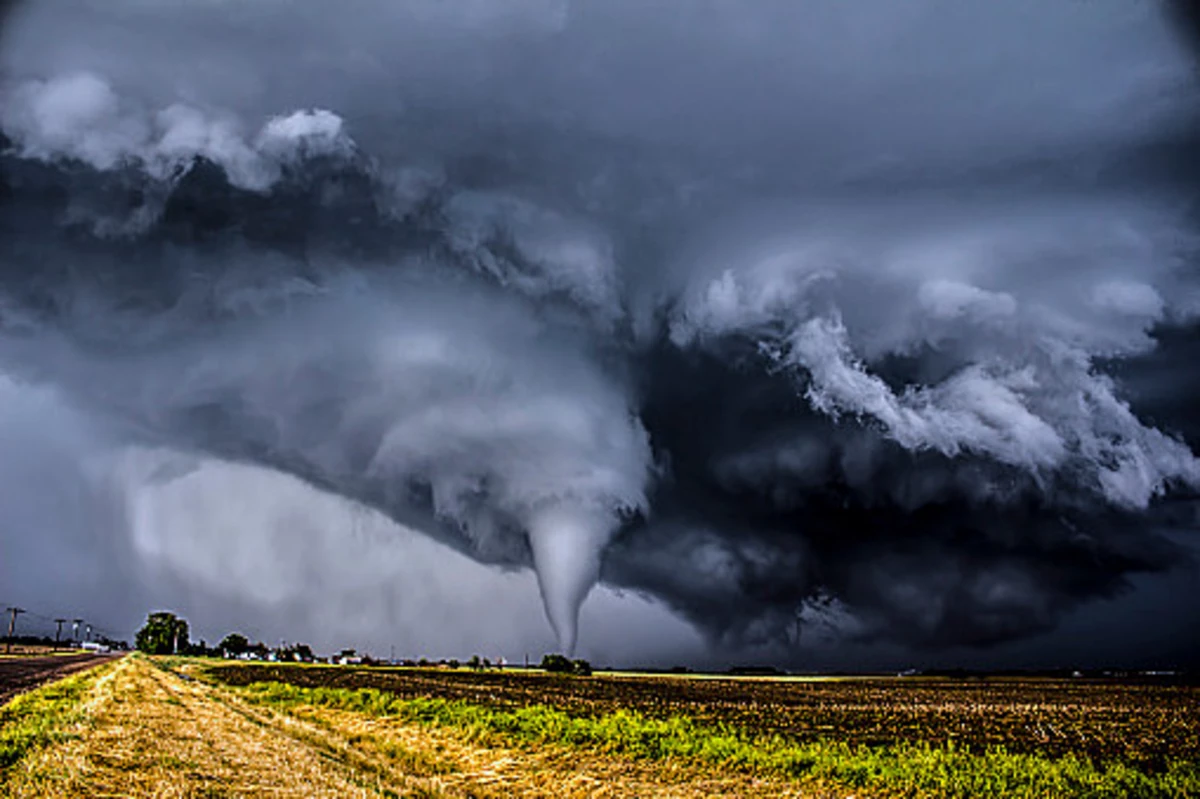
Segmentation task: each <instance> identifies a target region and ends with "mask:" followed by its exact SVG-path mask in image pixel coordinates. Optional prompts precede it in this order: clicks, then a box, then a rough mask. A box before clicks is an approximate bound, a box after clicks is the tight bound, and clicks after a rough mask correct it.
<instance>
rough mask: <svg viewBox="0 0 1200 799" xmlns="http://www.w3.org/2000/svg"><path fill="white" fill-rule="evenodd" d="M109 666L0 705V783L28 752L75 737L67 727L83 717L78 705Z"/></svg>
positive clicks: (58, 682) (69, 678) (44, 687)
mask: <svg viewBox="0 0 1200 799" xmlns="http://www.w3.org/2000/svg"><path fill="white" fill-rule="evenodd" d="M107 670H108V667H100V668H98V669H88V670H87V671H84V672H81V673H79V674H75V675H73V676H70V677H66V678H64V679H62V680H59V681H57V682H52V683H50V684H48V685H44V686H42V687H41V688H37V689H35V690H33V691H29V692H28V693H24V694H19V695H17V696H15V697H13V699H12V700H10V701H9V702H8V704H6V705H4V706H3V707H0V784H2V783H3V781H4V775H5V773H6V772H8V771H9V770H10V769H11V768H12V767H13V766H15V765H16V764H17V763H19V762H20V761H21V760H22V759H23V758H25V757H26V756H27V755H29V754H30V753H32V752H34V751H36V750H38V749H41V748H42V747H44V746H48V745H50V744H52V743H56V742H58V741H62V740H65V739H68V738H72V737H75V735H74V734H73V733H72V732H70V728H71V727H72V726H73V725H74V724H76V723H77V722H78V721H80V720H81V719H82V718H83V713H82V711H81V709H80V705H81V704H82V702H83V699H84V697H85V696H87V694H88V692H89V691H90V690H91V688H92V686H93V685H95V683H96V681H97V680H98V679H99V678H100V676H101V674H102V673H103V672H105V671H107Z"/></svg>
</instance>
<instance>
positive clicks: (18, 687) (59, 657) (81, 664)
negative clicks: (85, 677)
mask: <svg viewBox="0 0 1200 799" xmlns="http://www.w3.org/2000/svg"><path fill="white" fill-rule="evenodd" d="M13 649H14V650H15V649H16V647H13ZM102 660H104V658H103V657H102V656H100V655H88V654H83V653H80V652H78V651H76V652H75V653H74V654H71V655H68V654H61V653H55V654H49V653H44V654H39V656H36V657H18V656H16V655H15V654H14V655H12V656H9V657H4V658H0V703H3V702H4V701H5V700H6V699H8V698H9V697H11V696H13V695H15V694H18V693H21V692H22V691H28V690H29V689H31V688H35V687H36V686H38V685H41V684H42V683H44V682H49V681H50V680H56V679H59V678H62V677H65V676H67V675H68V674H71V673H72V672H76V671H80V670H81V669H86V668H89V667H91V666H95V665H96V664H97V663H99V662H101V661H102Z"/></svg>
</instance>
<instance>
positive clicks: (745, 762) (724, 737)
mask: <svg viewBox="0 0 1200 799" xmlns="http://www.w3.org/2000/svg"><path fill="white" fill-rule="evenodd" d="M1198 730H1200V688H1197V687H1193V686H1187V685H1171V684H1153V683H1147V682H1143V683H1136V682H1133V683H1121V682H1115V681H1113V682H1103V681H1086V680H1012V679H989V680H932V679H907V678H906V679H840V680H811V681H809V680H805V681H785V680H770V679H761V680H760V679H697V678H691V677H675V676H662V677H658V676H654V677H650V676H640V677H635V676H607V675H606V676H599V675H598V676H594V677H560V676H551V675H545V674H540V673H535V672H511V671H509V672H483V673H475V672H469V671H466V670H460V671H449V670H438V669H379V668H355V667H325V666H299V665H286V666H283V665H274V664H241V663H238V664H232V663H224V662H221V661H204V660H188V659H152V658H147V657H144V656H141V655H134V656H131V657H126V658H122V659H120V660H118V661H112V662H108V663H106V664H104V665H101V666H100V667H98V668H96V669H92V670H88V671H84V672H81V673H79V674H76V675H73V676H71V677H68V678H67V679H66V680H64V681H62V682H59V683H55V684H52V685H47V686H43V687H42V688H39V689H37V690H34V691H32V692H30V693H27V694H23V695H21V696H19V697H17V698H16V699H15V700H13V701H12V702H10V703H9V704H8V705H6V706H4V708H3V709H2V710H0V753H2V754H0V794H2V795H5V796H28V797H67V796H197V797H199V796H206V797H212V796H259V795H270V796H297V797H299V796H315V797H326V796H328V797H334V796H338V797H342V796H364V797H366V796H448V797H466V796H472V797H508V796H553V797H556V799H570V798H571V797H592V796H609V797H622V796H664V797H667V796H670V797H681V798H682V797H707V796H761V797H776V796H792V797H834V796H837V797H849V796H854V797H859V798H860V799H865V797H895V796H912V797H920V796H929V797H974V796H1025V797H1042V796H1063V797H1066V796H1094V797H1124V796H1137V797H1157V796H1162V797H1189V796H1200V735H1198Z"/></svg>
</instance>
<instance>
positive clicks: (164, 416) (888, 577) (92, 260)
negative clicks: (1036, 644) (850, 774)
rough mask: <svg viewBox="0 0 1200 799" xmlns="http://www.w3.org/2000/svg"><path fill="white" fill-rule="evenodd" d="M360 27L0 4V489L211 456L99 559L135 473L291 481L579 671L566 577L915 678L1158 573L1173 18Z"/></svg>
mask: <svg viewBox="0 0 1200 799" xmlns="http://www.w3.org/2000/svg"><path fill="white" fill-rule="evenodd" d="M350 5H351V6H353V8H352V9H344V8H342V9H338V10H337V11H336V12H335V10H334V9H333V8H332V6H327V5H325V4H320V3H308V2H299V0H292V1H289V0H261V2H255V3H233V2H197V1H195V0H171V1H170V2H162V0H159V2H153V3H151V2H142V1H141V0H104V1H103V2H101V1H100V0H95V2H89V1H88V0H61V2H29V3H26V4H24V5H21V6H18V7H17V8H16V9H15V10H14V12H13V13H12V14H10V16H9V18H8V20H7V22H6V24H5V28H4V30H3V38H2V39H0V135H2V137H3V138H2V139H0V144H2V148H0V151H2V155H0V169H2V172H0V180H2V184H0V274H2V275H3V282H2V284H0V380H2V381H3V382H0V390H2V391H3V392H4V393H5V394H6V395H11V397H10V400H6V401H5V403H4V405H3V410H2V411H0V413H3V414H4V418H3V419H2V420H0V434H4V435H7V433H5V431H7V430H9V429H11V430H13V431H14V435H15V433H16V432H19V433H20V439H19V444H14V445H12V446H6V448H5V454H4V455H3V456H0V457H3V458H4V459H5V460H4V462H3V468H4V469H5V473H7V472H8V471H9V470H18V469H24V467H25V465H26V464H28V463H33V464H35V465H36V463H38V462H39V461H38V460H37V459H33V460H30V458H29V455H28V453H31V452H36V453H54V452H60V451H61V450H62V447H64V446H68V444H69V446H70V447H71V448H74V449H75V450H78V451H79V453H80V454H79V455H78V457H77V458H67V460H72V461H76V462H82V459H84V458H85V455H86V457H87V458H91V459H92V460H90V461H88V462H89V463H90V462H94V461H95V459H97V458H99V459H101V460H103V459H110V460H108V461H104V462H109V463H111V462H115V461H112V460H111V459H114V458H115V459H117V460H118V461H119V460H120V459H121V458H124V457H128V453H130V452H139V453H142V455H139V456H137V457H147V458H150V459H151V460H152V461H155V462H156V463H157V460H155V459H160V460H161V461H162V463H165V464H178V463H185V464H186V463H193V462H194V464H199V465H193V466H188V467H177V466H171V467H169V468H168V467H166V466H163V467H162V468H143V469H140V470H134V472H128V471H126V472H121V474H122V475H123V476H124V478H127V479H126V480H125V483H123V486H124V487H123V488H122V487H118V488H116V489H113V488H112V487H111V486H110V487H109V489H106V490H110V491H115V492H116V499H105V500H104V501H105V502H106V503H108V504H107V505H105V507H110V506H112V507H116V508H124V509H125V510H124V511H122V512H124V513H127V514H129V513H132V515H131V516H127V517H126V521H124V522H122V521H121V519H122V516H121V512H116V511H114V512H113V513H112V514H111V517H112V519H111V522H110V523H109V524H107V525H106V526H105V530H106V531H105V532H104V533H103V534H104V535H106V536H110V537H112V538H113V539H114V540H116V541H118V542H120V541H123V540H126V541H127V540H128V539H129V536H130V533H129V530H134V531H135V533H134V534H133V535H134V540H135V541H136V530H137V529H138V527H137V514H136V513H134V512H132V511H130V508H134V509H136V507H137V503H136V502H135V501H133V500H132V499H131V496H132V495H131V494H129V492H130V491H134V493H135V494H136V491H137V490H140V489H134V488H130V486H136V485H141V486H145V485H168V484H170V483H172V481H179V480H189V479H191V478H189V476H188V475H191V474H193V473H194V471H195V469H206V468H212V464H225V465H226V467H227V468H231V469H235V468H236V469H241V468H253V469H259V470H262V469H266V470H269V471H272V472H278V473H282V474H283V475H287V476H289V479H290V478H299V480H300V481H302V483H301V484H302V485H306V486H308V487H309V488H308V489H304V490H315V491H319V492H322V493H323V494H330V495H334V496H336V497H341V498H344V499H345V500H348V501H350V502H351V503H353V504H355V505H356V506H358V507H363V508H369V509H371V512H373V513H378V514H381V515H382V516H383V517H386V518H388V519H390V520H391V521H392V522H396V523H399V524H401V525H404V526H405V527H408V528H411V529H413V530H417V531H420V532H421V533H424V534H426V535H428V536H431V537H432V538H433V539H435V540H437V541H440V542H442V543H445V544H447V545H449V546H450V547H452V548H454V549H456V550H458V551H459V552H460V553H462V554H465V555H467V556H468V557H470V558H471V559H474V560H476V561H479V562H481V563H484V564H490V565H495V566H497V567H499V568H501V569H523V568H526V567H530V568H532V569H533V570H534V572H535V574H536V576H537V580H538V583H539V586H540V591H541V596H542V599H543V601H544V603H545V609H546V614H547V616H548V618H549V621H550V624H551V626H552V627H553V629H554V630H555V632H556V634H557V636H558V639H559V641H560V643H561V644H562V646H564V647H565V648H568V649H570V648H572V647H573V646H574V645H575V641H576V621H577V617H578V614H579V609H580V606H581V604H582V603H583V601H584V598H585V597H586V596H587V594H588V592H589V591H590V590H591V589H592V587H593V586H594V585H596V584H597V582H603V583H605V584H606V585H608V586H611V587H615V588H619V589H631V590H633V591H635V592H638V593H641V594H644V595H645V596H648V597H652V598H654V600H655V601H658V602H661V603H664V604H665V605H666V606H668V607H669V608H671V609H672V610H673V611H675V612H676V613H677V614H679V615H681V616H682V617H683V618H685V619H687V620H688V621H689V622H690V623H692V624H694V625H695V626H696V627H697V628H698V629H700V630H702V631H703V632H704V634H705V635H706V636H708V638H709V640H710V641H712V642H714V643H718V644H720V645H722V646H727V647H733V648H737V647H742V646H750V645H756V644H766V643H770V642H778V641H784V642H788V641H792V642H794V640H795V636H796V635H797V630H798V629H799V630H800V631H801V633H800V634H801V635H803V631H804V630H805V629H810V628H812V629H817V628H820V629H832V630H833V631H834V633H835V634H836V635H837V636H840V637H842V638H843V639H847V640H853V641H876V642H889V643H895V644H899V645H903V646H906V647H930V648H938V647H947V646H954V645H962V644H967V645H992V644H997V643H1000V642H1005V641H1012V640H1016V639H1022V638H1025V637H1028V636H1031V635H1034V634H1037V633H1042V632H1045V631H1048V630H1051V629H1053V628H1054V627H1055V626H1056V625H1057V624H1059V623H1060V621H1061V620H1062V619H1063V618H1064V616H1065V615H1067V614H1069V613H1071V612H1072V611H1075V610H1076V609H1078V608H1080V607H1081V606H1086V605H1087V604H1089V603H1092V602H1095V601H1096V600H1099V599H1103V598H1108V597H1112V596H1115V595H1117V594H1120V593H1121V592H1122V591H1124V590H1126V589H1127V588H1128V587H1129V585H1130V581H1131V578H1133V577H1134V576H1135V575H1138V574H1145V573H1157V572H1162V571H1165V570H1167V569H1169V568H1170V567H1172V566H1177V565H1180V564H1181V563H1184V562H1186V561H1187V559H1188V557H1189V555H1188V553H1189V551H1190V544H1189V542H1190V541H1191V538H1192V537H1194V532H1193V531H1194V529H1195V527H1196V523H1197V515H1196V506H1195V504H1194V503H1195V498H1196V492H1197V489H1198V488H1200V461H1198V460H1197V458H1196V457H1195V454H1194V452H1195V447H1196V444H1197V439H1198V436H1200V429H1198V428H1197V427H1196V424H1195V421H1194V420H1193V418H1192V414H1191V408H1192V406H1193V404H1194V402H1195V399H1196V396H1197V390H1198V389H1200V385H1198V384H1197V379H1196V377H1195V371H1194V370H1195V366H1194V363H1195V361H1194V358H1193V357H1192V356H1193V355H1194V353H1195V352H1196V351H1197V344H1196V341H1197V337H1196V324H1197V314H1198V313H1200V279H1198V277H1197V272H1196V258H1197V245H1198V244H1200V239H1198V238H1197V233H1198V230H1197V227H1196V222H1197V219H1196V200H1197V192H1196V186H1197V182H1196V179H1197V177H1200V172H1198V170H1197V166H1196V162H1195V160H1194V156H1195V154H1196V146H1195V142H1197V141H1200V139H1198V137H1197V129H1196V125H1195V122H1196V120H1195V115H1196V110H1197V103H1196V101H1197V99H1198V98H1197V94H1196V83H1195V80H1196V64H1195V62H1194V60H1193V59H1192V58H1191V54H1190V53H1189V51H1188V46H1187V43H1188V41H1189V39H1188V35H1187V34H1186V29H1187V24H1186V19H1187V16H1186V15H1185V14H1183V15H1181V9H1182V7H1181V6H1178V5H1174V6H1173V5H1171V4H1166V3H1164V4H1158V5H1156V4H1153V3H1128V2H1125V0H1097V2H1091V3H1058V4H1051V5H1047V4H1045V3H1042V2H1034V1H1033V0H1014V1H1013V2H1008V3H1004V4H998V3H993V2H985V0H971V1H970V2H956V3H945V2H936V1H935V0H908V2H901V3H896V2H869V3H860V4H856V5H854V7H850V6H849V5H847V4H845V3H841V2H836V1H835V0H818V1H817V2H810V3H803V4H796V3H791V2H773V0H761V1H760V2H750V3H746V2H740V3H732V2H722V1H721V0H705V2H698V3H693V4H690V5H688V7H687V10H686V11H680V10H679V9H675V10H671V9H666V8H664V7H660V6H657V5H655V4H646V3H641V2H632V1H630V2H624V1H618V2H606V3H598V2H597V3H592V2H567V0H512V1H511V2H507V3H484V2H469V1H468V0H462V2H453V3H433V2H422V1H421V0H406V1H405V2H382V0H379V1H376V0H357V2H354V3H351V4H350ZM1181 20H1183V21H1181ZM38 408H43V409H45V410H44V411H38V410H37V409H38ZM60 418H69V420H70V423H69V424H63V423H62V422H61V421H59V419H60ZM13 440H14V441H17V440H18V439H17V438H14V439H13ZM64 442H67V443H64ZM147 453H151V454H149V455H148V454H147ZM46 457H49V456H48V455H47V456H46ZM232 464H237V466H233V465H232ZM30 468H33V467H30ZM70 468H71V469H76V468H78V467H77V466H75V465H73V466H71V467H70ZM21 473H22V474H28V473H29V472H25V471H22V472H21ZM131 474H133V475H135V476H134V477H130V475H131ZM135 478H136V479H135ZM109 482H110V483H111V482H113V481H112V480H111V479H110V480H109ZM118 482H119V481H118ZM88 485H89V486H90V485H93V483H88ZM222 485H223V486H226V485H227V488H225V489H223V490H225V491H227V492H228V497H229V501H234V498H235V497H236V496H237V493H238V491H239V486H238V485H237V483H236V481H231V482H229V483H228V484H222ZM289 485H292V484H291V483H289ZM97 490H99V489H97ZM289 490H293V489H289ZM294 490H301V489H299V488H296V489H294ZM106 496H107V495H106ZM206 496H212V494H207V495H206ZM213 501H217V500H213ZM22 507H23V506H22ZM29 512H30V513H34V512H35V510H30V511H29ZM0 518H3V517H0ZM130 519H132V521H130ZM10 526H12V527H13V528H14V529H15V528H16V527H17V526H20V527H22V528H28V527H29V526H30V525H29V523H28V522H27V521H26V520H21V521H20V522H19V524H18V523H17V522H14V523H13V524H12V525H10ZM250 534H251V533H247V535H250ZM6 536H10V538H8V539H6V541H7V540H12V541H14V542H16V541H19V540H20V539H21V535H19V534H17V533H15V532H14V533H8V532H6ZM206 540H207V539H206V538H205V536H204V535H203V534H201V533H196V532H194V531H193V532H190V533H189V534H188V541H189V542H190V543H189V546H191V547H194V548H195V550H196V553H197V555H196V559H197V560H199V561H203V560H204V556H205V555H206V554H207V553H206V551H205V541H206ZM301 540H305V539H301ZM18 545H19V544H16V543H13V544H9V543H6V547H9V546H14V547H15V546H18ZM208 545H209V546H211V548H212V549H211V552H213V553H219V552H222V551H226V550H228V548H229V547H231V546H232V544H231V542H230V541H229V540H228V539H227V537H224V536H222V535H219V534H217V533H215V532H214V533H213V534H212V536H211V539H210V540H209V544H208ZM272 546H273V547H274V548H276V549H278V550H279V551H280V553H281V555H280V556H281V557H283V554H282V553H283V552H285V551H286V550H287V548H288V544H287V543H286V542H282V541H278V542H276V543H275V544H273V545H272ZM307 546H312V547H316V548H321V547H332V549H334V550H336V549H337V548H336V546H334V545H333V544H330V543H329V542H327V541H324V540H323V542H322V543H319V544H318V543H311V542H310V543H309V544H308V545H307ZM348 547H349V544H348ZM350 549H352V547H350ZM348 551H349V549H348ZM114 557H118V556H116V555H114ZM125 557H127V556H121V557H119V558H118V560H122V562H123V558H125ZM324 557H325V559H326V560H328V561H329V562H332V560H333V559H334V558H335V556H334V555H326V556H324ZM314 562H315V561H314ZM212 571H213V573H214V574H215V573H218V572H219V571H220V570H219V569H216V568H215V567H214V569H213V570H212ZM313 580H314V582H315V583H317V584H320V582H321V580H320V579H319V578H316V577H314V578H313ZM584 634H585V636H586V631H585V633H584Z"/></svg>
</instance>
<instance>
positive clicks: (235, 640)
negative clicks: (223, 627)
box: [217, 633, 250, 656]
mask: <svg viewBox="0 0 1200 799" xmlns="http://www.w3.org/2000/svg"><path fill="white" fill-rule="evenodd" d="M217 648H218V649H220V650H222V651H224V652H228V653H229V654H231V655H235V656H236V655H240V654H242V653H243V652H245V651H246V650H247V649H249V648H250V639H248V638H246V636H244V635H242V634H241V633H230V634H229V635H227V636H225V637H224V638H222V639H221V643H220V644H219V645H218V646H217Z"/></svg>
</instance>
